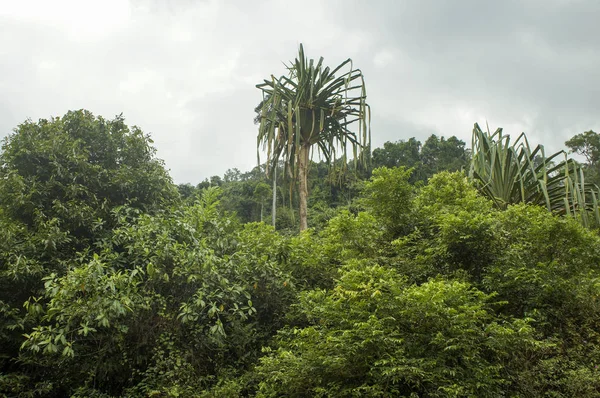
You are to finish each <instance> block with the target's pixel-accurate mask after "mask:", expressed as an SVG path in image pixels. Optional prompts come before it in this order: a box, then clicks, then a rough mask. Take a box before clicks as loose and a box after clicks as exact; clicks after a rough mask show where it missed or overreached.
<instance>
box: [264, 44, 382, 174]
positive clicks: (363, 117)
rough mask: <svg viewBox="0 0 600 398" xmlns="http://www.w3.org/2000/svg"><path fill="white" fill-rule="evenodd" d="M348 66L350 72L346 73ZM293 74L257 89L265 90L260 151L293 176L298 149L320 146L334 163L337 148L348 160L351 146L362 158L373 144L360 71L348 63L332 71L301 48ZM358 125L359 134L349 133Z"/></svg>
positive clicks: (326, 158)
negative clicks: (284, 167) (305, 53)
mask: <svg viewBox="0 0 600 398" xmlns="http://www.w3.org/2000/svg"><path fill="white" fill-rule="evenodd" d="M345 67H349V70H347V71H343V69H344V68H345ZM287 69H288V71H289V76H281V77H280V78H279V79H275V77H273V76H272V77H271V80H265V81H264V82H263V83H261V84H258V85H257V86H256V87H258V88H259V89H261V90H262V92H263V101H262V102H261V103H260V104H259V106H258V107H257V109H256V111H257V113H259V115H258V116H257V122H259V134H258V147H259V149H260V146H261V145H262V149H263V150H265V149H266V150H267V157H268V161H269V162H268V163H272V161H277V160H279V159H281V160H284V162H285V164H286V167H288V168H289V169H290V171H292V172H294V173H295V170H294V169H295V166H296V165H297V161H296V159H295V158H296V156H297V151H298V149H299V148H300V147H301V146H303V145H306V146H310V147H312V148H313V150H314V148H316V150H317V152H318V153H319V154H320V155H322V156H323V157H324V158H325V160H326V161H328V162H330V163H331V162H333V161H334V160H335V159H336V158H337V157H338V156H337V150H340V151H341V154H340V155H341V156H340V157H342V158H345V157H347V152H346V150H347V147H348V144H350V146H351V147H352V149H353V153H354V158H355V159H357V160H358V158H359V155H360V152H361V151H362V150H363V149H368V148H369V145H370V138H371V137H370V129H369V127H368V122H369V119H370V117H369V107H368V105H367V103H366V88H365V84H364V78H363V75H362V72H361V71H360V69H354V68H353V66H352V60H351V59H347V60H345V61H344V62H342V63H341V64H340V65H338V66H337V67H335V68H334V69H333V70H331V69H330V68H329V67H324V66H323V58H322V57H321V58H320V59H319V61H318V62H316V63H315V61H314V60H313V59H311V60H308V59H307V58H306V57H305V55H304V49H303V47H302V44H301V45H300V48H299V54H298V58H296V59H295V60H294V62H293V63H292V64H290V65H288V66H287ZM338 72H341V74H340V75H339V76H336V73H338ZM354 123H356V124H357V125H358V131H357V132H354V131H351V130H350V126H351V125H352V124H354Z"/></svg>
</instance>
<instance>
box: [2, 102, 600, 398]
mask: <svg viewBox="0 0 600 398" xmlns="http://www.w3.org/2000/svg"><path fill="white" fill-rule="evenodd" d="M436 148H437V149H436ZM436 151H437V152H436ZM468 159H469V153H468V151H467V150H465V148H464V143H462V144H461V142H460V141H459V140H457V139H455V137H451V138H449V139H447V140H446V139H443V138H441V139H440V138H438V137H437V136H432V137H430V139H428V140H427V141H426V143H425V144H424V145H423V146H421V144H420V143H419V142H418V141H417V140H415V139H409V140H408V141H398V142H396V143H387V144H386V145H385V146H384V147H383V148H378V149H376V150H374V151H373V156H372V160H373V163H374V164H376V165H381V166H384V167H376V168H375V169H374V170H359V171H356V172H353V173H348V174H337V173H335V172H332V171H330V169H329V168H328V167H327V165H325V164H321V163H313V164H312V165H311V167H313V171H312V173H311V175H312V176H313V179H312V180H311V181H310V184H309V185H310V187H311V189H312V195H311V200H310V201H309V203H308V205H309V216H310V217H312V225H313V226H314V227H313V228H311V229H308V230H306V231H304V232H302V233H300V234H296V233H292V232H291V231H295V230H296V227H297V224H296V222H297V220H294V218H293V217H292V214H293V212H291V211H288V212H287V213H286V211H285V210H286V209H287V207H288V206H289V205H290V203H291V204H292V205H293V204H294V203H297V198H296V197H294V194H293V193H292V194H290V191H289V186H286V185H285V184H284V181H283V180H281V181H279V183H278V184H277V188H276V189H277V190H278V192H277V199H278V206H280V208H279V209H278V217H277V228H278V229H280V230H276V229H275V228H274V227H273V226H269V225H266V223H264V222H259V221H260V219H261V217H262V218H263V220H267V219H268V216H267V215H268V214H269V213H270V211H271V209H270V207H269V206H270V203H269V202H270V194H271V193H272V192H271V189H272V186H273V185H272V184H271V182H272V181H269V180H267V179H266V178H265V173H264V169H261V168H256V169H255V170H253V171H250V172H247V173H242V172H239V171H237V170H230V171H229V172H228V173H226V175H225V176H223V177H222V178H221V177H213V178H211V179H210V180H207V181H205V182H202V183H200V184H198V186H192V185H180V186H179V187H176V186H174V184H173V183H172V182H171V181H170V179H169V177H168V174H167V173H166V171H165V170H164V167H163V165H162V163H161V162H160V161H159V160H157V159H156V158H155V152H154V149H153V148H152V146H151V142H150V141H149V138H148V137H147V136H146V135H144V134H143V133H142V132H141V131H140V130H139V129H137V128H129V127H127V126H126V125H125V124H124V121H123V118H122V117H117V118H116V119H114V120H112V121H109V120H104V119H102V118H99V117H94V116H93V115H91V114H90V113H89V112H85V111H79V112H69V113H67V115H65V116H64V117H60V118H55V119H52V120H50V121H46V120H41V121H39V122H37V123H34V122H31V121H29V122H26V123H24V124H22V125H21V126H19V127H17V129H16V130H15V133H14V134H12V135H10V136H9V137H8V138H7V139H6V140H5V142H4V146H3V149H2V153H1V154H0V165H1V167H0V173H1V174H0V395H2V396H7V397H98V398H110V397H120V396H127V397H140V398H141V397H215V396H216V397H235V396H256V397H279V396H287V397H307V396H321V397H363V396H367V397H368V396H371V397H386V396H405V397H502V396H516V397H596V396H599V395H600V381H599V380H600V370H599V369H598V366H599V365H600V332H599V331H600V237H599V236H598V233H597V231H596V230H594V229H591V228H585V227H584V226H583V225H582V224H581V223H580V222H579V221H580V220H578V219H577V218H574V217H568V215H567V214H565V215H560V214H556V213H553V212H550V211H548V209H547V208H546V206H544V205H543V204H542V205H541V206H540V205H539V204H535V203H517V204H509V203H506V204H503V205H502V206H498V204H497V200H493V199H490V198H488V197H487V196H486V195H484V194H482V191H481V186H479V185H476V184H474V183H473V180H472V179H470V178H469V177H468V176H467V175H466V173H465V172H464V171H457V170H461V169H463V170H464V169H466V167H465V166H466V165H467V162H468ZM413 162H414V163H413ZM587 167H591V165H590V166H587ZM419 173H420V174H419ZM415 174H417V175H418V176H417V177H415ZM284 201H285V202H284Z"/></svg>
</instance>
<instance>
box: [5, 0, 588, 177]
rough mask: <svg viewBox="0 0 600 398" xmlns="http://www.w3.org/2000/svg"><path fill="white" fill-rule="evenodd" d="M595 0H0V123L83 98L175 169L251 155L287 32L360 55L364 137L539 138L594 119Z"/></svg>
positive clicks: (78, 104) (554, 138)
mask: <svg viewBox="0 0 600 398" xmlns="http://www.w3.org/2000/svg"><path fill="white" fill-rule="evenodd" d="M598 21H600V1H599V0H587V1H586V0H572V1H570V0H530V1H524V0H518V1H517V0H515V1H511V0H503V1H484V0H453V1H450V0H437V1H434V0H415V1H402V0H390V1H384V0H381V1H378V0H371V1H358V0H339V1H338V0H316V1H315V0H304V1H302V2H295V1H294V2H292V1H283V0H281V1H276V0H264V1H258V0H257V1H249V0H238V1H226V0H222V1H209V0H206V1H201V0H177V1H175V0H172V1H159V0H149V1H144V0H131V1H126V0H102V1H91V0H90V1H82V0H72V1H61V0H53V1H48V0H40V1H27V0H21V1H15V0H0V136H2V137H3V136H5V135H7V134H8V133H10V132H11V131H12V129H13V128H14V127H16V126H17V125H18V124H19V123H21V122H23V121H24V120H26V119H27V118H31V119H33V120H37V119H39V118H49V117H51V116H58V115H63V114H65V113H66V112H67V111H68V110H70V109H81V108H85V109H88V110H90V111H92V112H93V113H94V114H96V115H102V116H104V117H106V118H112V117H113V116H114V115H116V114H119V113H123V114H124V116H125V118H126V122H127V123H128V124H130V125H137V126H139V127H141V128H142V130H144V131H145V132H147V133H150V134H151V135H152V137H153V139H154V141H155V145H156V147H157V148H158V156H159V157H160V158H162V159H164V160H165V162H166V165H167V167H168V168H169V169H170V170H171V175H172V176H173V178H174V180H175V181H176V182H177V183H182V182H191V183H194V184H196V183H198V182H200V181H202V180H203V179H204V178H206V177H209V176H211V175H222V174H223V173H224V172H225V171H226V170H227V169H228V168H234V167H235V168H238V169H240V170H242V171H247V170H249V169H251V168H252V167H253V166H255V165H256V133H257V128H256V126H255V125H254V124H253V117H254V107H255V105H256V104H257V103H258V102H259V101H260V99H261V94H260V91H259V90H258V89H256V87H255V85H256V84H257V83H260V82H261V81H262V79H263V78H268V77H269V76H270V75H271V74H275V75H277V76H278V75H281V74H283V73H284V67H283V64H282V62H284V61H286V62H287V61H289V60H291V59H293V58H294V57H295V56H296V54H297V47H298V44H299V43H303V44H304V48H305V51H306V54H307V56H309V57H311V58H318V57H319V56H323V57H324V58H325V63H326V64H328V65H331V66H335V65H337V64H339V63H340V62H341V61H343V60H344V59H346V58H352V59H353V61H354V65H355V66H356V67H358V68H360V69H362V71H363V73H364V75H365V80H366V84H367V94H368V102H369V104H370V105H371V108H372V124H371V127H372V132H373V146H374V147H375V146H380V145H382V144H383V143H384V142H385V141H396V140H400V139H408V138H410V137H413V136H415V137H417V138H419V139H420V140H421V141H424V139H425V138H426V137H427V136H429V135H430V134H432V133H435V134H437V135H443V136H446V137H449V136H452V135H456V136H458V137H459V138H461V139H463V140H464V141H465V142H467V144H468V145H469V146H470V140H471V131H472V127H473V123H475V122H479V123H483V124H485V122H486V120H487V121H488V123H489V125H490V128H491V129H495V128H496V127H499V126H501V127H504V129H505V132H507V133H509V134H511V135H515V137H516V135H517V134H518V133H520V132H521V131H525V132H526V133H527V134H528V136H529V138H530V140H531V141H533V142H535V143H543V144H545V146H546V147H547V148H548V149H549V150H558V149H562V148H563V146H564V141H565V140H567V139H568V138H570V137H571V136H573V135H575V134H578V133H580V132H583V131H585V130H590V129H593V130H594V131H596V132H600V30H599V28H598Z"/></svg>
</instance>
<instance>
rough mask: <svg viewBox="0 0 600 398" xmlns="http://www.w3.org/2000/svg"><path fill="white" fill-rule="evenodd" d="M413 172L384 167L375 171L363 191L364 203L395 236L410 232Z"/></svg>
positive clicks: (399, 168) (400, 168) (402, 168)
mask: <svg viewBox="0 0 600 398" xmlns="http://www.w3.org/2000/svg"><path fill="white" fill-rule="evenodd" d="M412 173H413V170H412V169H405V168H404V167H398V168H393V169H389V168H386V167H381V168H378V169H375V170H373V175H372V176H371V179H370V180H369V181H368V182H367V183H366V184H365V186H364V189H363V195H364V199H363V200H364V204H365V207H366V208H367V209H369V210H370V211H371V212H372V213H373V215H375V216H376V217H377V218H378V219H379V220H380V222H381V223H382V224H383V225H385V227H386V228H387V230H388V231H389V233H390V234H391V235H392V236H398V235H401V234H403V233H406V232H407V231H408V230H409V229H410V221H411V216H412V214H411V212H412V209H411V206H412V201H411V199H412V195H413V191H414V188H413V186H411V185H410V184H409V182H408V181H409V179H410V176H411V174H412Z"/></svg>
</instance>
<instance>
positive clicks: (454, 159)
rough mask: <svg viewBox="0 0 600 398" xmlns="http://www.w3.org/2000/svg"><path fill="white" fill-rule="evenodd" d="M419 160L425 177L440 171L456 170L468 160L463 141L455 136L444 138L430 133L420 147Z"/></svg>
mask: <svg viewBox="0 0 600 398" xmlns="http://www.w3.org/2000/svg"><path fill="white" fill-rule="evenodd" d="M421 162H422V163H423V168H424V172H425V175H427V177H431V176H432V175H434V174H435V173H438V172H440V171H458V170H460V169H461V168H463V167H465V166H466V165H467V162H468V152H467V151H466V150H465V142H464V141H461V140H459V139H458V138H456V137H455V136H452V137H450V138H448V139H447V140H446V139H445V138H444V137H440V138H438V137H437V136H436V135H435V134H432V135H431V136H430V137H429V138H428V139H427V141H425V144H423V148H422V149H421Z"/></svg>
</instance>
